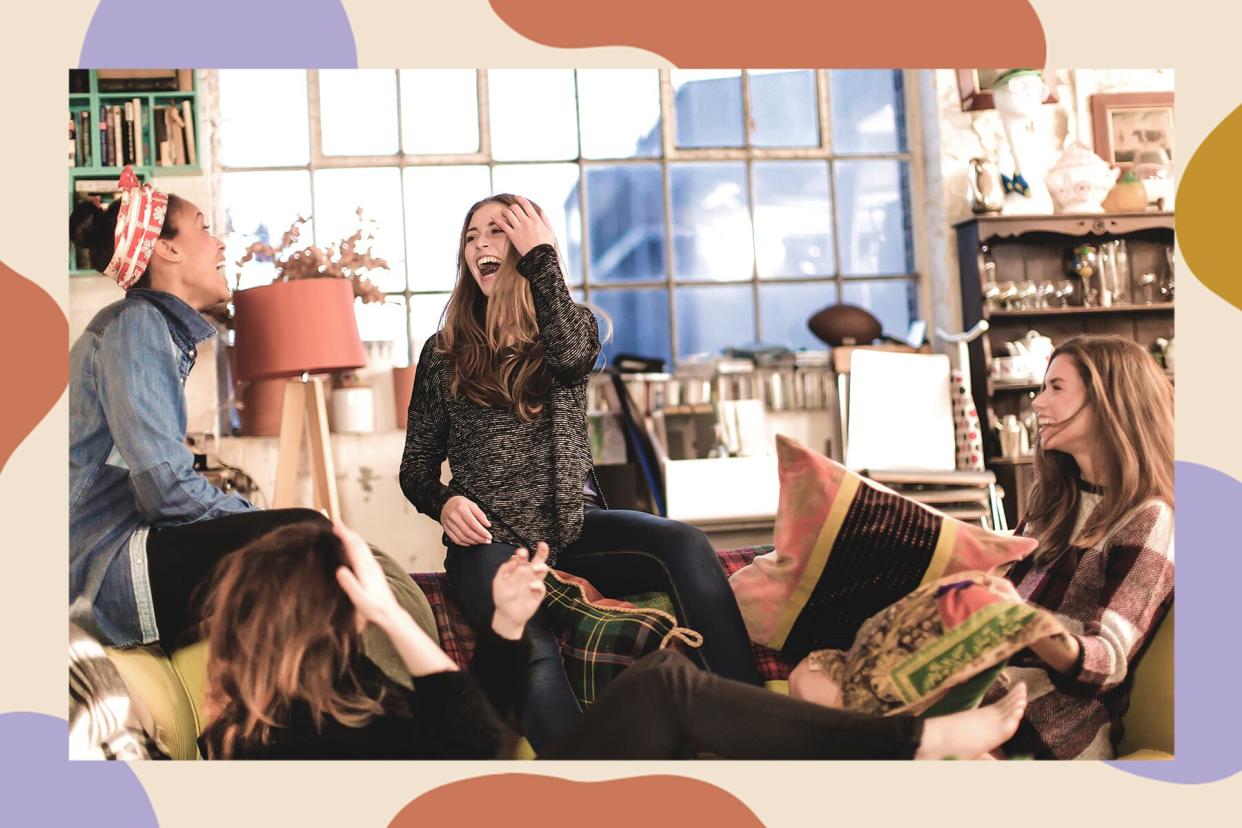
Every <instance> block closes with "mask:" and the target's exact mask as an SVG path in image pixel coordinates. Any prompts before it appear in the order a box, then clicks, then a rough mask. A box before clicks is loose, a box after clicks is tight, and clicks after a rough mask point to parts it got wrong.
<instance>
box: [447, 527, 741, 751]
mask: <svg viewBox="0 0 1242 828" xmlns="http://www.w3.org/2000/svg"><path fill="white" fill-rule="evenodd" d="M514 548H515V547H513V546H512V545H510V544H504V543H491V544H480V545H478V546H469V547H461V546H457V545H455V544H449V547H448V553H447V556H446V558H445V569H446V570H447V572H448V578H449V584H450V586H451V588H452V590H453V594H454V597H455V598H456V600H457V602H458V605H459V606H460V607H461V609H462V611H463V612H464V613H465V615H466V618H467V620H468V621H469V622H470V624H471V625H472V626H473V627H474V628H475V629H480V630H482V629H487V628H489V627H490V626H491V623H492V613H493V612H494V611H495V607H494V605H493V603H492V578H493V577H495V574H496V569H497V568H498V567H499V566H500V565H501V564H502V563H504V562H505V561H507V560H508V559H509V556H511V555H512V554H513V550H514ZM556 568H557V569H560V570H563V571H565V572H569V573H571V574H573V575H578V576H580V577H583V578H586V579H587V580H588V581H590V582H591V583H592V584H593V585H594V586H595V587H596V588H597V589H599V591H600V592H602V593H603V594H605V595H607V596H609V597H621V596H624V595H634V594H637V593H641V592H651V591H660V592H666V593H668V594H669V596H670V598H671V599H672V601H673V609H674V612H675V614H676V615H677V620H678V622H679V623H680V624H682V625H683V626H687V627H691V628H693V629H695V630H697V631H698V632H700V633H701V634H702V635H703V646H702V647H701V648H699V649H698V650H696V651H694V653H693V654H692V655H691V658H693V659H695V660H696V661H698V662H699V663H700V664H701V665H702V666H703V667H705V668H706V669H708V670H710V671H712V672H713V673H716V674H718V675H721V676H724V677H726V678H731V679H736V680H738V681H741V682H745V683H747V684H754V685H758V684H761V683H762V679H761V677H760V675H759V671H758V670H757V669H756V667H755V662H754V655H753V651H752V650H751V648H750V640H749V638H748V637H747V634H746V626H745V624H744V622H743V621H742V614H741V611H740V610H738V607H737V601H736V600H735V599H734V597H733V590H732V589H730V587H729V581H728V579H727V578H726V577H725V575H724V570H723V569H721V567H720V560H719V558H718V557H717V556H716V551H715V550H714V549H713V548H712V546H711V544H710V543H709V542H708V540H707V536H706V535H704V534H703V533H702V532H701V531H699V530H698V529H696V528H694V527H693V526H689V525H687V524H684V523H679V522H677V521H673V520H666V519H665V518H660V517H655V516H653V515H649V514H646V513H644V512H632V511H628V510H624V509H600V508H598V507H597V506H595V505H593V504H590V503H588V504H587V505H586V513H585V515H584V519H583V524H582V535H581V536H580V537H579V538H578V540H577V541H575V542H574V543H572V544H570V545H569V546H568V547H566V548H565V549H564V550H563V551H562V552H561V554H560V556H559V558H558V559H557V563H556ZM526 630H527V635H528V636H529V638H530V641H531V662H530V670H529V672H528V674H527V675H528V679H527V681H528V685H527V694H526V706H525V710H524V713H523V721H522V725H523V730H524V731H525V734H526V738H527V739H529V740H530V743H531V745H532V746H533V747H534V748H535V750H536V751H540V750H541V749H543V748H545V747H547V746H549V745H551V744H552V743H553V742H554V741H555V740H556V739H557V738H559V737H560V736H562V735H563V734H565V733H566V732H567V730H568V728H569V727H570V725H571V724H572V723H573V722H574V720H576V719H577V718H578V717H579V713H580V708H579V706H578V702H577V699H576V698H575V697H574V695H573V691H572V690H571V689H570V686H569V680H568V679H567V678H566V677H565V669H564V666H563V665H562V663H561V652H560V642H559V641H558V640H557V637H556V635H555V634H554V633H553V631H552V629H551V628H550V627H549V626H548V623H547V621H546V620H545V619H544V618H543V613H542V612H539V613H536V614H535V616H534V617H533V618H532V619H531V620H530V621H529V622H528V623H527V625H526Z"/></svg>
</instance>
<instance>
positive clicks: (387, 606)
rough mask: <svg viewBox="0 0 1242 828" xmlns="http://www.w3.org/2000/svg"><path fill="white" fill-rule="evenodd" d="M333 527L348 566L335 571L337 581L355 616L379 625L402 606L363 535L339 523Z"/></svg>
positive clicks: (399, 610)
mask: <svg viewBox="0 0 1242 828" xmlns="http://www.w3.org/2000/svg"><path fill="white" fill-rule="evenodd" d="M333 527H334V528H335V530H336V536H337V537H338V538H340V539H341V543H342V544H343V545H344V547H345V561H346V563H348V566H341V567H338V568H337V570H336V581H337V583H339V584H340V585H341V589H343V590H345V594H346V595H348V596H349V600H350V601H352V602H353V604H354V607H355V608H357V610H358V613H359V614H360V615H361V616H362V617H363V618H365V619H366V620H367V621H370V622H372V623H374V624H382V623H383V622H385V621H386V620H388V619H389V618H391V617H392V615H393V613H394V612H401V611H402V610H401V605H400V604H398V603H397V599H396V598H395V597H393V594H392V587H390V586H389V585H388V578H387V577H386V576H385V575H384V570H383V569H381V568H380V565H379V561H377V560H375V555H374V554H373V553H372V552H371V547H369V546H367V542H366V541H365V540H363V538H362V535H359V534H358V533H357V532H355V531H354V530H352V529H350V528H348V527H346V526H345V525H344V524H342V523H333Z"/></svg>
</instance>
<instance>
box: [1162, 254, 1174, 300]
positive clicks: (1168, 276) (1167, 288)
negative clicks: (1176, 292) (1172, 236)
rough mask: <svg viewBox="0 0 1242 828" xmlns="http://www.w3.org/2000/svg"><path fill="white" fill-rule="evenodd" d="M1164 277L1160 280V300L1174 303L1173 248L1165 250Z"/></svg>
mask: <svg viewBox="0 0 1242 828" xmlns="http://www.w3.org/2000/svg"><path fill="white" fill-rule="evenodd" d="M1164 263H1165V268H1164V275H1163V276H1162V277H1161V279H1160V300H1161V301H1163V302H1172V301H1173V247H1172V246H1169V247H1166V248H1165V249H1164Z"/></svg>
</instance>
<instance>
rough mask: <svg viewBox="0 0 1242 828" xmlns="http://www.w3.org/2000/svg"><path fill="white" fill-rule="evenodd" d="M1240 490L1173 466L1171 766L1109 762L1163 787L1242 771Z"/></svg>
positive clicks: (1222, 479)
mask: <svg viewBox="0 0 1242 828" xmlns="http://www.w3.org/2000/svg"><path fill="white" fill-rule="evenodd" d="M1240 513H1242V483H1239V482H1238V481H1237V480H1235V479H1233V478H1232V477H1230V476H1229V475H1227V474H1224V473H1222V472H1219V471H1216V470H1215V469H1211V468H1208V467H1207V466H1200V465H1198V464H1197V463H1185V462H1179V463H1178V464H1177V528H1176V533H1177V545H1178V546H1180V547H1181V552H1182V554H1181V557H1179V558H1178V559H1177V590H1176V596H1177V597H1176V599H1175V600H1176V601H1177V628H1176V630H1175V635H1176V637H1175V639H1174V648H1175V650H1174V662H1175V664H1176V685H1175V697H1174V703H1173V705H1174V715H1175V717H1176V718H1175V727H1176V739H1177V743H1176V758H1175V759H1173V760H1172V761H1170V762H1137V761H1131V762H1113V763H1111V764H1113V765H1114V766H1116V767H1118V768H1120V769H1121V770H1124V771H1126V772H1127V773H1133V774H1135V775H1137V776H1144V777H1147V778H1148V779H1159V780H1161V781H1163V782H1180V783H1183V784H1202V783H1204V782H1215V781H1217V780H1220V779H1224V778H1226V777H1228V776H1232V775H1233V774H1235V773H1237V772H1238V771H1239V770H1242V752H1240V751H1239V750H1238V745H1239V744H1240V743H1242V708H1240V707H1239V706H1238V704H1237V700H1236V699H1235V697H1234V693H1235V691H1236V690H1237V687H1238V685H1239V682H1242V665H1239V662H1238V658H1237V655H1238V650H1239V647H1238V640H1237V634H1238V633H1237V631H1238V617H1237V616H1236V615H1233V610H1234V609H1236V608H1237V606H1238V585H1239V584H1242V554H1239V550H1238V528H1237V524H1236V523H1234V522H1233V519H1234V518H1235V517H1236V516H1237V515H1238V514H1240Z"/></svg>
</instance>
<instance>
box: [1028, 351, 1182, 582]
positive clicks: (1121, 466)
mask: <svg viewBox="0 0 1242 828" xmlns="http://www.w3.org/2000/svg"><path fill="white" fill-rule="evenodd" d="M1058 356H1066V357H1069V358H1070V360H1071V361H1072V363H1073V365H1074V368H1075V369H1076V370H1077V371H1078V375H1079V377H1081V378H1082V383H1083V386H1084V388H1085V389H1086V402H1085V403H1084V404H1083V406H1082V408H1080V409H1079V410H1078V412H1077V413H1075V414H1074V415H1073V417H1072V418H1071V419H1074V418H1077V417H1089V418H1091V424H1092V431H1093V433H1094V436H1095V439H1096V441H1097V444H1098V446H1099V447H1100V463H1101V466H1100V468H1099V470H1098V472H1097V474H1099V475H1100V476H1101V481H1100V482H1103V483H1104V486H1105V488H1104V494H1103V496H1102V500H1101V502H1100V505H1099V506H1097V507H1096V508H1095V510H1094V511H1093V512H1092V513H1091V515H1090V517H1089V518H1088V519H1087V521H1086V523H1085V524H1084V525H1083V527H1082V530H1081V532H1080V533H1079V535H1078V537H1077V538H1074V537H1073V533H1074V525H1075V521H1076V517H1077V515H1078V508H1079V500H1080V498H1081V492H1080V490H1079V487H1078V482H1079V479H1080V477H1081V470H1080V469H1079V468H1078V463H1077V462H1076V461H1075V460H1074V458H1073V457H1071V456H1070V455H1069V454H1066V453H1065V452H1061V451H1056V450H1052V451H1044V449H1043V445H1042V442H1041V444H1040V445H1038V446H1037V447H1036V451H1035V485H1034V488H1033V489H1032V491H1031V503H1030V506H1029V507H1028V509H1027V513H1026V519H1027V522H1028V523H1030V525H1031V528H1032V529H1033V530H1034V534H1035V536H1036V537H1038V538H1039V539H1040V544H1039V551H1038V552H1037V553H1036V562H1037V563H1040V564H1041V565H1043V564H1048V563H1051V562H1052V561H1053V560H1055V559H1056V558H1057V557H1058V556H1060V555H1061V554H1062V553H1063V552H1064V551H1065V550H1066V549H1068V548H1069V547H1070V545H1071V544H1076V545H1078V546H1093V545H1095V544H1097V543H1099V542H1100V541H1101V540H1103V539H1104V538H1105V537H1107V536H1108V534H1109V533H1110V532H1111V531H1112V530H1113V529H1114V528H1115V527H1116V526H1117V525H1118V524H1119V523H1120V522H1121V521H1122V520H1123V519H1124V518H1125V517H1126V515H1127V514H1129V513H1130V512H1131V511H1133V510H1134V509H1135V508H1137V507H1138V506H1140V505H1141V504H1143V503H1145V502H1147V501H1149V500H1152V499H1156V500H1162V501H1164V502H1165V503H1167V504H1169V506H1172V505H1173V386H1172V384H1171V383H1170V382H1169V379H1168V377H1166V376H1165V375H1164V372H1163V371H1161V370H1160V367H1159V366H1158V365H1157V364H1156V361H1155V359H1153V358H1152V356H1151V354H1149V353H1147V351H1145V350H1144V349H1143V347H1142V346H1141V345H1139V344H1138V343H1136V342H1133V341H1132V340H1129V339H1124V338H1122V337H1119V336H1076V337H1074V338H1073V339H1071V340H1069V341H1068V342H1066V343H1065V344H1063V345H1061V346H1060V347H1059V348H1057V349H1056V350H1055V351H1053V353H1052V357H1053V359H1055V358H1056V357H1058Z"/></svg>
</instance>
